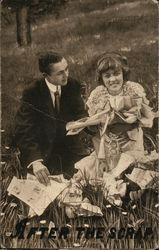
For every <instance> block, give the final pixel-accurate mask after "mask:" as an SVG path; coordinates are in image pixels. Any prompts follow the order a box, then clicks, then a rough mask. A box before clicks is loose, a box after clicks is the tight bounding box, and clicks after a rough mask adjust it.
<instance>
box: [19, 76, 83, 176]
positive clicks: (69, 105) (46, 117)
mask: <svg viewBox="0 0 159 250" xmlns="http://www.w3.org/2000/svg"><path fill="white" fill-rule="evenodd" d="M80 90H81V86H80V83H79V82H77V81H76V80H73V79H71V78H69V79H68V83H67V85H66V86H62V87H61V98H60V114H59V115H58V117H57V116H56V114H55V110H54V106H53V104H52V99H51V95H50V92H49V89H48V87H47V85H46V83H45V80H44V79H40V80H37V81H35V82H33V83H32V84H31V85H29V87H28V88H27V89H26V90H25V91H24V93H23V97H22V103H21V106H20V108H19V110H18V112H17V115H16V121H15V142H16V145H17V147H18V148H19V150H20V153H21V154H20V161H21V165H22V167H24V168H26V167H27V166H28V165H29V164H30V163H31V162H33V161H35V160H37V159H43V160H44V164H45V165H46V166H47V167H48V169H49V171H50V173H51V174H59V173H67V174H68V175H71V174H72V170H73V165H74V163H75V161H77V160H79V159H80V158H81V157H82V155H84V152H82V151H83V149H82V147H81V143H80V140H79V136H77V135H76V136H66V129H65V126H66V123H67V122H69V121H73V120H77V119H79V118H81V117H84V116H86V115H87V113H86V111H85V108H84V103H83V100H82V98H81V93H80V92H81V91H80Z"/></svg>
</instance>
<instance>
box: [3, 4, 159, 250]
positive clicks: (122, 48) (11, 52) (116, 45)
mask: <svg viewBox="0 0 159 250" xmlns="http://www.w3.org/2000/svg"><path fill="white" fill-rule="evenodd" d="M106 2H107V1H105V0H100V1H99V0H76V1H75V0H74V1H70V3H69V4H68V5H67V7H66V8H65V9H63V10H61V14H60V17H59V18H58V19H56V18H55V17H54V16H52V15H51V14H49V15H48V16H47V17H46V16H45V17H41V18H39V19H37V20H34V23H33V24H32V40H33V42H32V45H31V47H27V48H19V47H18V46H17V43H16V25H15V17H14V15H13V14H12V15H11V16H9V18H10V20H11V21H12V22H11V24H10V25H8V24H6V23H5V21H4V20H3V19H2V35H3V36H2V41H1V55H2V57H1V71H2V78H1V79H2V80H1V83H2V84H1V93H2V94H1V99H2V124H1V130H2V135H1V151H2V171H3V174H4V176H5V178H6V179H5V180H6V181H5V183H2V184H4V185H3V188H4V190H2V193H3V194H4V197H5V199H8V198H6V194H5V190H6V187H7V185H8V183H9V181H10V180H11V177H12V176H13V175H14V174H17V170H16V167H17V165H18V159H17V158H16V155H15V153H14V152H13V150H12V149H11V148H9V147H10V141H11V133H12V130H13V125H14V116H15V114H16V111H17V109H18V106H19V103H20V98H21V95H22V91H23V89H24V87H25V86H26V85H27V84H29V83H30V82H31V81H32V79H33V78H36V77H39V76H40V73H39V70H38V60H37V58H38V55H39V53H40V52H43V51H46V50H56V51H59V52H61V53H62V54H64V56H65V57H66V58H67V60H68V62H69V70H70V75H72V76H73V77H75V78H76V79H78V80H80V81H81V82H86V83H87V86H88V92H89V91H90V90H91V89H93V88H94V87H95V86H96V82H95V61H96V58H97V57H98V56H99V55H100V54H101V53H103V52H106V51H116V52H120V53H122V54H123V55H125V56H127V58H128V62H129V65H130V69H131V76H130V80H133V81H136V82H139V83H141V84H142V85H143V86H144V88H145V90H146V93H147V97H148V99H149V100H150V105H151V106H152V108H153V110H154V111H157V108H158V104H157V80H158V64H157V61H158V58H157V57H158V43H157V31H158V20H157V14H158V13H157V11H158V10H157V7H156V5H155V4H154V3H153V2H152V1H151V0H140V1H137V0H136V1H131V0H128V1H114V4H110V5H107V4H106ZM109 2H113V1H109ZM157 131H158V127H157V120H156V119H155V121H154V126H153V128H152V129H146V130H145V133H146V134H148V135H151V138H152V140H153V141H154V142H155V143H156V134H157ZM155 146H156V145H154V147H155ZM152 149H154V148H153V147H152ZM155 149H156V148H155ZM7 171H8V172H7ZM8 173H9V174H8ZM89 193H91V191H90V192H89ZM144 197H146V198H145V199H146V201H145V202H146V204H144V205H143V204H141V200H139V201H135V202H134V201H133V202H131V203H130V204H127V205H126V207H125V208H122V209H117V208H114V207H111V208H110V210H109V209H106V207H105V205H104V203H103V197H102V194H101V196H99V197H98V195H97V193H96V192H95V193H94V196H93V198H92V199H94V204H98V205H99V206H100V207H101V209H102V211H103V213H104V217H103V218H102V219H101V220H99V219H96V218H95V219H93V218H89V219H87V218H86V219H83V221H82V220H81V221H80V220H77V221H76V220H71V221H69V223H70V225H71V227H72V228H74V227H77V226H80V225H82V224H89V225H94V226H98V227H99V226H104V227H105V228H107V229H109V228H110V227H113V225H114V224H115V226H116V227H121V226H123V227H126V225H127V224H132V223H134V224H133V225H135V223H137V221H138V224H136V225H135V226H136V227H138V226H139V225H140V224H142V226H143V227H144V228H145V227H152V226H153V228H154V239H153V240H149V239H146V240H145V239H143V240H141V242H139V241H138V240H137V241H134V240H108V241H99V240H98V241H97V240H96V241H94V240H88V241H87V242H85V243H82V242H81V241H79V242H78V244H79V246H81V247H95V248H97V247H98V248H99V247H101V248H106V249H117V248H118V249H135V248H138V249H140V248H142V249H152V248H154V247H156V246H157V243H158V234H157V229H156V228H157V223H158V221H157V209H156V208H154V206H155V202H157V201H156V198H155V200H154V195H152V193H151V192H150V193H149V194H147V195H145V196H144ZM8 201H9V202H10V204H11V203H13V204H15V203H16V201H15V200H14V199H13V200H10V199H8ZM2 204H3V200H2V203H1V205H2ZM134 205H135V206H136V209H135V210H133V209H132V207H133V206H134ZM5 206H6V211H5V213H6V215H7V213H8V220H9V218H12V221H13V224H14V226H15V222H16V221H17V219H18V212H17V211H16V209H17V208H16V206H15V207H14V205H13V206H11V205H6V204H5ZM5 206H4V204H3V205H2V206H1V207H2V208H3V209H4V207H5ZM10 206H11V207H10ZM17 206H18V209H19V211H21V212H20V214H21V215H23V213H22V212H25V211H24V210H25V208H24V206H23V204H22V203H20V202H19V203H18V205H17ZM53 206H55V205H53ZM10 208H11V211H10ZM49 211H50V216H52V218H53V219H52V220H53V221H54V223H55V224H56V223H57V224H58V225H62V224H64V223H65V219H64V221H62V220H61V218H64V217H65V215H64V211H63V209H61V210H58V211H57V209H56V206H55V207H50V208H49ZM53 211H54V212H53ZM124 211H126V213H127V215H126V216H125V215H123V213H122V212H124ZM45 216H46V215H45V214H44V218H45ZM119 218H120V219H119ZM40 220H41V218H40V219H38V220H37V222H36V220H33V221H31V223H32V224H31V225H35V224H36V223H40ZM139 220H140V221H139ZM1 222H2V224H3V225H4V222H5V221H4V220H3V219H2V220H1ZM5 223H6V227H7V226H8V225H9V226H10V227H12V226H13V224H11V220H10V222H8V221H7V220H6V222H5ZM8 223H9V224H8ZM77 224H78V225H77ZM14 226H13V227H14ZM135 226H134V227H135ZM71 230H72V231H71V232H72V233H71V238H70V239H69V240H68V241H65V240H63V241H60V242H59V241H57V242H49V243H48V242H47V240H46V242H45V241H43V242H42V241H40V240H39V241H38V240H37V241H34V240H33V241H30V242H31V243H30V245H28V244H29V243H28V242H24V241H23V242H21V241H19V243H18V244H19V245H18V247H20V248H22V247H26V246H27V247H31V248H32V247H37V248H38V247H39V248H43V247H68V246H69V247H72V246H73V244H75V243H76V242H75V237H74V231H73V229H71ZM3 232H4V233H5V229H4V230H3ZM107 233H108V230H107ZM3 244H6V242H5V239H3ZM9 244H11V242H9V241H8V246H7V247H10V246H11V245H9ZM13 244H15V245H16V243H15V242H14V243H13ZM20 244H21V245H20ZM82 244H83V245H82ZM15 245H14V246H15Z"/></svg>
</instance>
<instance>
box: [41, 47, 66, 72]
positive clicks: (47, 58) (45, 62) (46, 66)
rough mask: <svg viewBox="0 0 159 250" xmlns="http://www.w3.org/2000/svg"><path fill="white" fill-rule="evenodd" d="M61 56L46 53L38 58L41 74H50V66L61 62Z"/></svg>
mask: <svg viewBox="0 0 159 250" xmlns="http://www.w3.org/2000/svg"><path fill="white" fill-rule="evenodd" d="M62 59H63V56H62V55H60V54H59V53H57V52H50V51H49V52H46V53H44V54H41V55H40V57H39V70H40V72H41V73H44V74H48V75H49V74H50V64H52V63H53V64H54V63H58V62H61V61H62Z"/></svg>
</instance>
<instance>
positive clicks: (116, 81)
mask: <svg viewBox="0 0 159 250" xmlns="http://www.w3.org/2000/svg"><path fill="white" fill-rule="evenodd" d="M102 80H103V83H104V85H105V86H106V88H107V89H108V92H109V94H111V95H118V94H119V93H120V92H121V90H122V86H123V71H122V69H121V68H119V69H108V70H107V71H106V72H103V73H102Z"/></svg>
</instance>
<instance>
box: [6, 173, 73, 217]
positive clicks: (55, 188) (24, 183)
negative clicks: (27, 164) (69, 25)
mask: <svg viewBox="0 0 159 250" xmlns="http://www.w3.org/2000/svg"><path fill="white" fill-rule="evenodd" d="M50 183H51V184H50V185H48V186H44V185H43V184H41V183H39V181H38V180H24V179H22V180H21V179H17V178H16V177H15V176H14V177H13V179H12V181H11V183H10V185H9V187H8V189H7V191H8V193H9V195H14V196H16V197H17V198H18V199H20V200H22V201H23V202H25V203H26V204H27V205H29V206H30V208H31V209H32V210H33V211H34V212H35V213H36V214H37V215H39V216H40V215H42V214H43V212H44V211H45V209H46V208H47V207H48V205H49V204H50V203H51V202H53V201H54V200H55V199H56V197H57V196H58V195H59V194H60V193H61V192H62V191H63V190H64V189H65V188H66V187H67V186H68V184H66V183H59V182H56V181H53V180H51V181H50Z"/></svg>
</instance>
